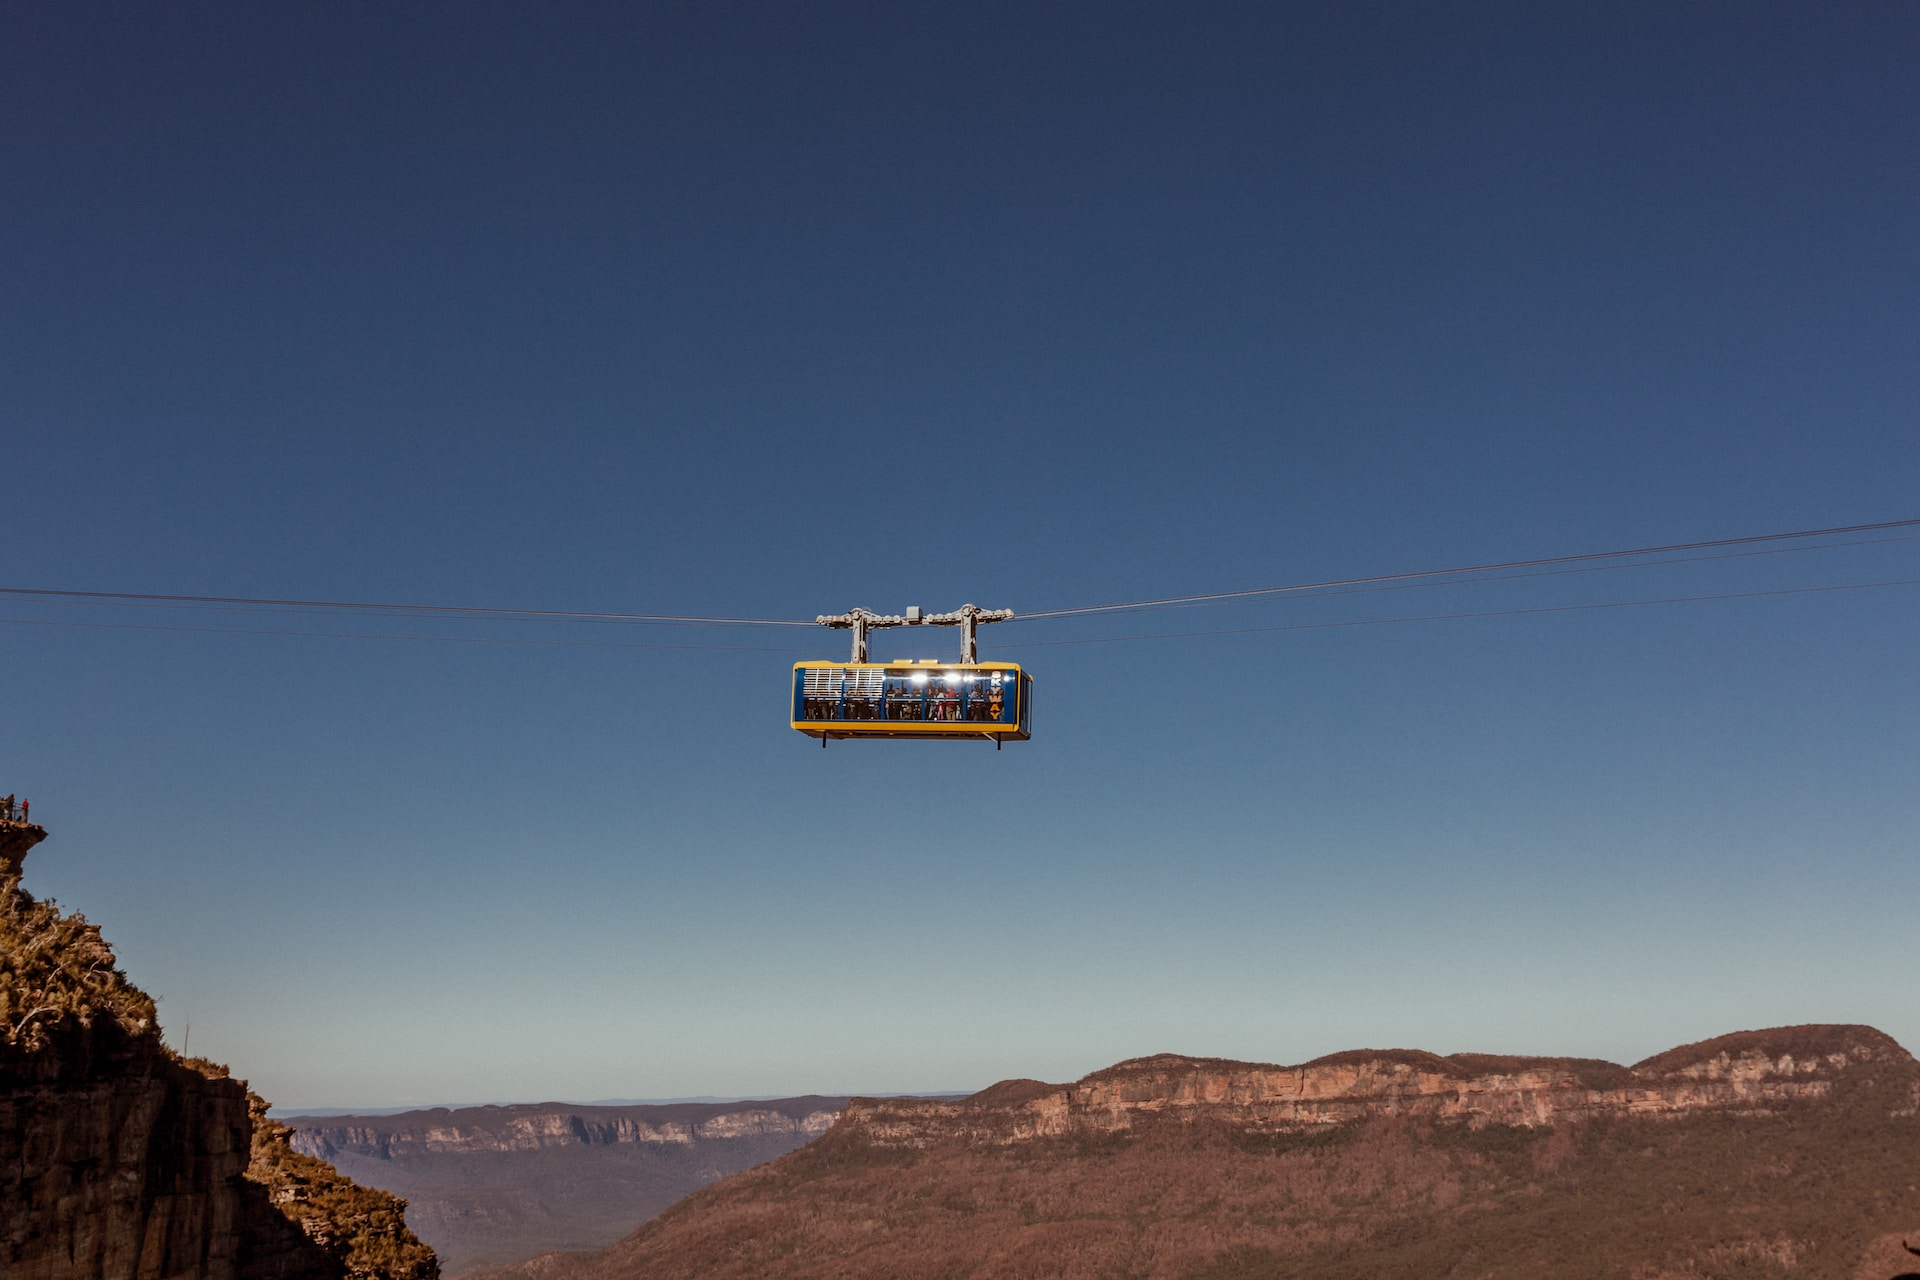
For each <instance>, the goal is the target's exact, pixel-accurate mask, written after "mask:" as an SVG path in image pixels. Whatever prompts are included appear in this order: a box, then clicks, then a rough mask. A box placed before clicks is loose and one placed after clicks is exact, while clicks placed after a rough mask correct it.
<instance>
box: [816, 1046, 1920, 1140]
mask: <svg viewBox="0 0 1920 1280" xmlns="http://www.w3.org/2000/svg"><path fill="white" fill-rule="evenodd" d="M1875 1064H1879V1065H1881V1066H1882V1067H1884V1068H1888V1069H1893V1070H1899V1071H1902V1072H1907V1071H1911V1070H1912V1068H1913V1059H1912V1058H1911V1057H1909V1056H1908V1054H1907V1052H1906V1050H1904V1049H1902V1048H1901V1047H1900V1046H1899V1045H1898V1044H1897V1043H1895V1042H1894V1040H1893V1039H1892V1037H1890V1036H1888V1035H1886V1034H1884V1033H1882V1032H1880V1031H1876V1030H1874V1029H1873V1028H1872V1027H1861V1026H1846V1025H1817V1026H1802V1027H1778V1028H1774V1029H1771V1030H1767V1031H1742V1032H1736V1033H1734V1034H1732V1035H1726V1036H1720V1037H1718V1038H1716V1039H1713V1040H1706V1041H1702V1042H1701V1043H1699V1044H1693V1045H1683V1046H1681V1047H1679V1048H1676V1049H1669V1050H1667V1051H1666V1052H1665V1053H1661V1054H1658V1055H1656V1056H1654V1057H1651V1058H1648V1059H1647V1060H1646V1061H1644V1062H1641V1063H1639V1064H1637V1065H1635V1066H1632V1067H1626V1066H1621V1065H1620V1064H1618V1063H1613V1062H1602V1061H1598V1060H1594V1059H1586V1058H1529V1057H1507V1056H1501V1055H1496V1054H1479V1053H1460V1054H1454V1055H1452V1056H1450V1057H1441V1056H1440V1055H1438V1054H1433V1053H1427V1052H1424V1051H1422V1050H1417V1049H1352V1050H1348V1051H1346V1052H1344V1053H1336V1054H1332V1055H1329V1056H1327V1057H1324V1058H1316V1059H1314V1060H1313V1061H1311V1062H1306V1063H1301V1064H1300V1065H1298V1066H1279V1065H1275V1064H1271V1063H1260V1062H1234V1061H1229V1060H1226V1059H1221V1058H1193V1057H1187V1056H1185V1055H1182V1054H1172V1053H1164V1054H1157V1055H1154V1056H1152V1057H1147V1058H1132V1059H1129V1060H1127V1061H1125V1062H1120V1063H1116V1064H1115V1065H1113V1066H1111V1067H1107V1068H1105V1069H1104V1070H1100V1071H1096V1072H1094V1073H1092V1074H1091V1075H1089V1076H1086V1077H1084V1078H1083V1079H1081V1080H1079V1081H1078V1082H1076V1083H1074V1084H1046V1083H1044V1082H1041V1081H1038V1080H1007V1081H1002V1082H1001V1083H999V1084H996V1085H993V1086H991V1087H989V1088H987V1089H984V1090H982V1091H981V1092H979V1093H977V1094H974V1095H973V1096H972V1097H969V1098H963V1099H959V1100H957V1101H934V1100H930V1099H919V1098H879V1099H876V1098H855V1099H854V1100H853V1102H852V1103H851V1104H849V1105H848V1107H847V1109H846V1111H845V1112H844V1113H842V1116H841V1119H840V1126H839V1131H838V1134H837V1136H839V1137H843V1138H844V1137H852V1136H857V1137H859V1138H860V1139H862V1140H864V1141H866V1142H868V1143H872V1144H874V1145H876V1146H881V1147H925V1146H928V1145H930V1144H933V1143H936V1142H944V1141H962V1142H970V1143H980V1144H986V1145H1010V1144H1014V1143H1020V1142H1027V1141H1031V1140H1033V1139H1037V1138H1058V1137H1066V1136H1069V1135H1107V1134H1115V1133H1123V1132H1126V1131H1128V1130H1131V1129H1134V1128H1136V1127H1138V1126H1140V1125H1143V1124H1148V1123H1150V1122H1164V1121H1179V1122H1186V1123H1199V1122H1201V1121H1205V1122H1207V1123H1211V1124H1227V1125H1231V1126H1233V1127H1234V1128H1236V1129H1240V1130H1243V1131H1246V1132H1250V1133H1275V1134H1277V1133H1307V1132H1313V1131H1316V1130H1326V1129H1329V1128H1332V1127H1334V1126H1339V1125H1345V1124H1349V1123H1351V1122H1353V1121H1357V1120H1366V1119H1380V1118H1382V1117H1407V1118H1418V1119H1424V1120H1436V1121H1446V1122H1457V1123H1461V1124H1465V1125H1467V1126H1468V1127H1470V1128H1475V1129H1479V1128H1485V1127H1486V1126H1488V1125H1500V1126H1507V1127H1518V1128H1537V1127H1540V1126H1544V1125H1552V1124H1555V1123H1557V1122H1562V1121H1569V1120H1593V1119H1600V1118H1605V1117H1613V1116H1632V1117H1647V1118H1669V1119H1670V1118H1675V1117H1679V1116H1685V1115H1695V1114H1701V1113H1706V1112H1714V1113H1721V1114H1730V1115H1768V1114H1773V1113H1775V1112H1778V1111H1780V1110H1782V1109H1784V1108H1787V1107H1791V1106H1794V1105H1796V1104H1799V1103H1805V1102H1811V1101H1816V1100H1819V1099H1823V1098H1826V1097H1829V1096H1831V1095H1832V1093H1833V1092H1834V1090H1835V1089H1836V1088H1837V1087H1839V1086H1840V1085H1841V1084H1842V1083H1843V1082H1844V1081H1845V1080H1847V1079H1849V1078H1850V1076H1849V1073H1852V1074H1853V1075H1855V1076H1857V1075H1859V1074H1860V1070H1859V1069H1861V1068H1871V1067H1873V1066H1874V1065H1875ZM1916 1090H1917V1092H1916V1096H1915V1098H1914V1099H1913V1106H1914V1107H1915V1108H1916V1109H1920V1086H1916ZM1908 1114H1913V1112H1909V1113H1908Z"/></svg>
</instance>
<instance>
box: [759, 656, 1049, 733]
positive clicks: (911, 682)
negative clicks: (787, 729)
mask: <svg viewBox="0 0 1920 1280" xmlns="http://www.w3.org/2000/svg"><path fill="white" fill-rule="evenodd" d="M797 675H798V677H799V678H798V679H797V680H796V681H795V686H794V712H795V718H796V719H798V720H803V721H809V722H816V723H817V722H820V721H843V722H844V721H849V720H880V721H900V722H912V723H921V724H936V725H937V724H951V725H955V726H958V725H962V724H1006V725H1011V724H1017V723H1019V721H1020V718H1021V717H1020V711H1021V702H1022V699H1021V697H1020V690H1019V688H1018V682H1019V676H1018V674H1017V673H1015V672H1013V671H1006V670H1001V669H992V670H980V669H978V668H967V667H958V666H956V667H952V668H944V667H923V666H918V665H915V666H911V667H906V666H901V667H890V668H883V667H880V666H878V665H877V664H876V665H874V666H867V667H805V668H801V669H799V671H798V672H797Z"/></svg>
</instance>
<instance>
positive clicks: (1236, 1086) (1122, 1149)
mask: <svg viewBox="0 0 1920 1280" xmlns="http://www.w3.org/2000/svg"><path fill="white" fill-rule="evenodd" d="M1916 1156H1920V1063H1916V1062H1915V1061H1914V1059H1913V1058H1912V1057H1911V1056H1910V1055H1909V1054H1908V1053H1907V1052H1906V1051H1905V1050H1904V1049H1902V1048H1901V1047H1900V1046H1899V1045H1898V1044H1897V1043H1895V1042H1894V1041H1893V1040H1892V1039H1891V1038H1889V1037H1887V1036H1886V1035H1884V1034H1882V1033H1881V1032H1879V1031H1876V1030H1874V1029H1873V1028H1871V1027H1863V1026H1846V1025H1820V1026H1802V1027H1784V1028H1774V1029H1771V1030H1765V1031H1748V1032H1738V1033H1735V1034H1732V1035H1726V1036H1720V1037H1717V1038H1715V1039H1712V1040H1706V1041H1701V1042H1699V1043H1696V1044H1691V1045H1685V1046H1681V1047H1679V1048H1676V1049H1672V1050H1669V1051H1667V1052H1666V1053H1662V1054H1656V1055H1654V1056H1653V1057H1651V1058H1648V1059H1646V1060H1645V1061H1643V1062H1641V1063H1639V1064H1637V1065H1635V1066H1633V1067H1627V1066H1623V1065H1621V1064H1618V1063H1610V1062H1600V1061H1594V1060H1587V1059H1574V1058H1518V1057H1506V1056H1501V1055H1490V1054H1455V1055H1451V1056H1448V1057H1441V1056H1439V1055H1436V1054H1430V1053H1425V1052H1421V1051H1418V1050H1355V1051H1350V1052H1347V1053H1339V1054H1333V1055H1330V1056H1329V1057H1325V1058H1320V1059H1316V1060H1315V1061H1313V1062H1309V1063H1303V1064H1300V1065H1297V1066H1279V1065H1275V1064H1268V1063H1247V1062H1234V1061H1227V1060H1222V1059H1210V1058H1195V1057H1188V1056H1185V1055H1179V1054H1161V1055H1155V1056H1153V1057H1147V1058H1137V1059H1132V1060H1129V1061H1127V1062H1122V1063H1118V1064H1115V1065H1114V1066H1112V1067H1109V1068H1106V1069H1105V1070H1102V1071H1096V1072H1094V1073H1092V1074H1091V1075H1088V1076H1086V1077H1083V1078H1082V1079H1081V1080H1079V1081H1077V1082H1074V1083H1073V1084H1064V1085H1063V1084H1049V1083H1046V1082H1044V1081H1036V1080H1009V1081H1002V1082H1001V1083H999V1084H996V1085H994V1086H992V1087H990V1088H988V1089H985V1090H982V1091H981V1092H980V1093H978V1094H975V1095H973V1096H972V1097H970V1098H967V1099H963V1100H958V1101H940V1100H919V1101H909V1100H900V1099H865V1098H861V1099H855V1100H854V1101H853V1102H851V1103H850V1104H849V1105H848V1107H847V1109H846V1111H845V1112H844V1113H843V1114H842V1115H841V1117H840V1118H839V1120H838V1121H837V1122H836V1123H835V1124H834V1126H833V1128H832V1129H831V1130H830V1131H829V1132H828V1133H827V1134H826V1135H824V1136H823V1137H821V1138H820V1139H818V1140H817V1141H815V1142H813V1143H812V1144H810V1145H808V1146H807V1147H804V1148H802V1149H800V1150H798V1151H795V1152H793V1153H792V1154H790V1155H787V1156H784V1157H782V1158H781V1159H779V1160H776V1161H774V1162H772V1163H771V1164H768V1165H765V1166H763V1167H761V1168H758V1169H755V1170H752V1171H750V1172H747V1173H744V1174H741V1175H739V1176H737V1177H733V1178H730V1179H728V1180H726V1181H725V1182H722V1183H719V1184H718V1185H715V1186H712V1187H709V1188H707V1189H706V1190H703V1191H701V1192H698V1193H696V1194H694V1195H693V1196H690V1197H689V1198H688V1199H687V1200H685V1201H683V1202H682V1203H680V1204H678V1205H675V1206H674V1207H673V1208H672V1209H670V1210H668V1211H667V1212H666V1213H664V1214H662V1215H660V1216H659V1217H658V1218H656V1219H654V1220H653V1221H652V1222H650V1223H648V1224H647V1225H646V1226H644V1227H642V1228H640V1229H639V1230H638V1231H635V1232H634V1233H633V1234H632V1235H630V1236H628V1237H627V1238H626V1239H624V1240H622V1241H620V1242H619V1243H617V1244H615V1245H613V1246H611V1247H610V1248H607V1249H605V1250H603V1251H601V1252H598V1253H572V1254H548V1255H545V1256H542V1257H537V1258H532V1259H529V1260H527V1261H525V1262H522V1263H519V1264H516V1265H513V1266H507V1267H501V1268H495V1269H492V1270H489V1271H486V1272H483V1273H481V1274H482V1275H484V1276H485V1277H487V1278H488V1280H642V1278H644V1280H679V1278H681V1277H688V1278H691V1277H701V1278H702V1280H708V1278H713V1280H725V1278H729V1277H737V1278H739V1280H746V1278H748V1277H754V1278H756V1280H757V1278H759V1277H789V1278H792V1280H800V1278H802V1277H807V1278H812V1277H819V1278H820V1280H826V1278H827V1277H833V1278H834V1280H891V1278H892V1277H896V1276H918V1275H956V1276H957V1275H966V1276H969V1277H979V1278H981V1280H993V1278H998V1277H1006V1278H1008V1280H1011V1278H1013V1277H1029V1276H1041V1275H1045V1276H1050V1277H1076V1278H1077V1277H1084V1278H1085V1280H1096V1278H1103V1277H1108V1276H1116V1275H1125V1276H1130V1277H1138V1278H1140V1280H1148V1278H1152V1280H1254V1278H1255V1277H1283V1276H1284V1277H1287V1278H1288V1280H1362V1278H1363V1277H1364V1278H1365V1280H1377V1278H1379V1277H1407V1278H1408V1280H1412V1278H1413V1277H1426V1276H1433V1275H1461V1276H1469V1275H1470V1276H1473V1277H1475V1278H1476V1280H1522V1278H1525V1280H1534V1278H1535V1277H1538V1276H1553V1277H1555V1278H1556V1280H1589V1278H1590V1280H1603V1278H1604V1280H1625V1278H1627V1277H1631V1278H1632V1280H1736V1278H1742V1277H1760V1276H1786V1277H1793V1278H1796V1280H1797V1278H1799V1277H1816V1278H1827V1280H1888V1278H1889V1277H1894V1276H1896V1275H1901V1276H1904V1275H1906V1274H1907V1273H1909V1272H1911V1271H1912V1270H1914V1268H1913V1267H1912V1266H1911V1265H1909V1264H1911V1263H1912V1262H1913V1261H1914V1259H1913V1258H1912V1257H1911V1256H1910V1255H1909V1254H1908V1253H1907V1252H1906V1251H1905V1250H1904V1249H1903V1248H1902V1246H1901V1239H1902V1236H1903V1235H1909V1236H1911V1237H1912V1238H1914V1239H1916V1240H1920V1179H1916V1178H1915V1176H1914V1167H1915V1159H1916Z"/></svg>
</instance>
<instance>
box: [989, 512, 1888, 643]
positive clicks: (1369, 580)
mask: <svg viewBox="0 0 1920 1280" xmlns="http://www.w3.org/2000/svg"><path fill="white" fill-rule="evenodd" d="M1916 526H1920V519H1912V520H1882V521H1878V522H1876V523H1873V524H1850V525H1837V526H1835V527H1833V528H1831V529H1800V530H1796V531H1794V532H1792V533H1757V534H1749V535H1748V536H1746V537H1744V538H1715V539H1713V540H1711V541H1708V542H1674V543H1669V544H1667V545H1665V546H1659V547H1634V548H1631V549H1629V550H1625V551H1588V552H1584V553H1582V554H1580V555H1571V556H1543V557H1540V558H1538V559H1533V560H1506V561H1501V562H1498V563H1493V564H1474V565H1462V566H1460V567H1458V568H1452V569H1420V570H1416V571H1414V572H1410V573H1382V574H1375V575H1373V576H1371V577H1365V578H1334V579H1329V580H1327V581H1325V582H1296V583H1289V584H1288V585H1286V586H1280V587H1250V588H1247V589H1245V590H1240V591H1212V592H1207V593H1205V594H1203V595H1193V596H1166V597H1163V598H1161V599H1158V600H1130V601H1127V602H1126V603H1123V604H1096V605H1084V606H1081V607H1080V608H1076V609H1041V610H1036V611H1033V612H1029V613H1022V614H1020V615H1019V616H1018V617H1017V618H1016V619H1015V620H1016V621H1019V622H1034V621H1038V620H1039V619H1042V618H1073V617H1083V616H1085V615H1088V614H1095V613H1122V612H1132V611H1136V610H1141V609H1164V608H1169V607H1171V606H1174V605H1189V604H1215V603H1219V602H1222V601H1227V600H1247V599H1252V598H1254V597H1257V596H1276V595H1289V594H1296V593H1299V592H1302V591H1321V590H1325V589H1328V588H1331V587H1364V586H1372V585H1375V584H1377V583H1389V582H1410V581H1413V580H1415V579H1420V578H1445V577H1457V576H1459V575H1462V574H1469V573H1492V572H1495V571H1498V570H1502V569H1536V568H1540V567H1542V566H1545V565H1555V564H1580V563H1583V562H1590V561H1594V560H1620V559H1625V558H1627V557H1630V556H1653V555H1664V554H1668V553H1671V552H1676V551H1704V550H1707V549H1709V548H1713V547H1743V546H1750V545H1752V544H1754V543H1759V542H1784V541H1787V540H1789V539H1797V538H1825V537H1832V536H1835V535H1838V534H1843V533H1871V532H1875V531H1878V530H1882V529H1911V528H1914V527H1916Z"/></svg>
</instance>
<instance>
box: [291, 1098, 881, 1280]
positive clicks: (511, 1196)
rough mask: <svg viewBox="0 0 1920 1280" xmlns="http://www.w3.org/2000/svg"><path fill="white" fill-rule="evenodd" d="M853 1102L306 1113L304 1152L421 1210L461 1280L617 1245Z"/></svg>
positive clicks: (419, 1221)
mask: <svg viewBox="0 0 1920 1280" xmlns="http://www.w3.org/2000/svg"><path fill="white" fill-rule="evenodd" d="M847 1102H848V1099H846V1098H844V1097H842V1098H823V1097H804V1098H781V1099H776V1100H772V1101H756V1102H728V1103H675V1104H670V1105H656V1106H648V1105H634V1106H572V1105H568V1104H564V1103H540V1104H527V1105H518V1106H494V1107H461V1108H454V1109H447V1108H434V1109H431V1110H423V1111H409V1112H404V1113H402V1114H399V1115H386V1116H351V1115H349V1116H293V1117H290V1118H288V1119H287V1120H286V1123H287V1124H289V1125H291V1126H292V1127H293V1129H294V1135H293V1146H294V1149H295V1150H297V1151H299V1152H301V1153H303V1154H306V1155H309V1156H314V1157H317V1158H319V1159H322V1160H326V1161H329V1162H330V1163H332V1164H333V1165H334V1166H335V1167H336V1168H338V1169H339V1170H340V1171H341V1172H342V1173H343V1174H345V1175H347V1176H348V1177H351V1178H353V1179H354V1180H355V1181H356V1182H359V1183H361V1184H362V1185H365V1186H370V1187H377V1188H379V1189H381V1190H383V1191H388V1192H391V1193H393V1194H395V1195H398V1196H401V1197H403V1198H404V1199H405V1200H406V1201H407V1222H408V1225H409V1226H411V1227H412V1228H413V1230H414V1231H415V1232H416V1233H417V1234H418V1235H419V1236H420V1238H421V1239H423V1240H425V1241H426V1242H427V1243H428V1244H430V1245H432V1246H433V1248H434V1251H435V1252H436V1253H437V1254H438V1255H439V1257H440V1260H441V1265H442V1266H443V1268H445V1269H446V1271H447V1272H448V1274H454V1273H457V1272H459V1271H461V1270H463V1269H470V1268H472V1267H475V1266H478V1265H481V1264H486V1263H501V1262H509V1261H513V1260H516V1259H521V1258H525V1257H528V1256H530V1255H533V1254H537V1253H541V1252H543V1251H547V1250H554V1249H582V1248H594V1247H598V1246H601V1245H606V1244H611V1243H613V1242H614V1241H616V1240H618V1239H620V1238H621V1237H622V1236H624V1235H626V1234H627V1233H628V1232H630V1231H632V1230H633V1229H634V1227H636V1226H638V1225H639V1224H641V1223H643V1222H645V1221H647V1220H648V1219H649V1218H651V1217H653V1216H654V1215H655V1214H657V1213H659V1212H660V1211H661V1210H663V1209H665V1208H666V1207H667V1206H669V1205H671V1204H673V1203H674V1202H675V1201H677V1200H680V1199H681V1198H683V1197H685V1196H686V1195H688V1194H690V1193H692V1192H694V1191H697V1190H699V1189H700V1188H701V1187H704V1186H706V1185H708V1184H710V1183H712V1182H715V1181H718V1180H719V1179H721V1178H724V1177H727V1176H728V1175H730V1174H735V1173H739V1172H741V1171H743V1170H745V1169H749V1168H752V1167H753V1166H755V1165H758V1164H763V1163H765V1162H766V1161H769V1160H772V1159H774V1158H775V1157H777V1156H781V1155H785V1154H786V1153H788V1152H790V1151H793V1150H794V1149H796V1148H798V1147H800V1146H802V1145H804V1144H805V1143H807V1142H810V1141H812V1140H813V1139H814V1138H817V1137H819V1136H820V1135H822V1134H824V1133H826V1132H827V1130H828V1129H829V1128H830V1127H831V1126H832V1124H833V1121H834V1118H835V1117H836V1116H837V1115H838V1114H839V1112H840V1111H841V1110H842V1109H843V1108H844V1107H845V1106H846V1105H847Z"/></svg>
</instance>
